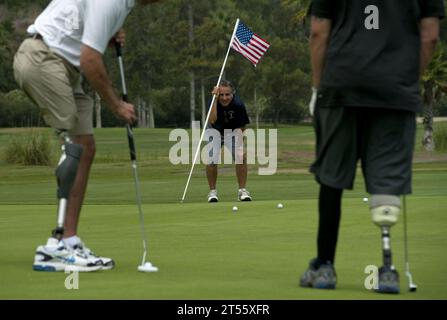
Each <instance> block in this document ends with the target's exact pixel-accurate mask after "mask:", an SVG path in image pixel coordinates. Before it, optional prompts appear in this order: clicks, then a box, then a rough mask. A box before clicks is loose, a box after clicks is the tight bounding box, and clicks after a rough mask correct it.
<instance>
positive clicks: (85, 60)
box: [81, 45, 136, 123]
mask: <svg viewBox="0 0 447 320" xmlns="http://www.w3.org/2000/svg"><path fill="white" fill-rule="evenodd" d="M81 70H82V72H83V74H84V75H85V77H86V79H87V81H88V82H89V83H90V85H91V86H92V87H93V89H94V90H95V91H96V92H98V94H99V95H100V96H101V99H103V100H104V101H105V102H106V104H107V105H108V106H109V108H110V110H111V111H112V112H113V113H114V114H115V115H116V116H117V117H118V118H120V119H122V120H124V121H126V122H128V123H131V122H133V121H135V120H136V117H135V112H134V108H133V106H132V105H131V104H129V103H126V102H124V101H122V100H121V99H119V98H118V96H117V95H116V93H115V91H114V89H113V87H112V81H111V80H110V78H109V76H108V74H107V71H106V68H105V66H104V62H103V57H102V54H101V53H100V52H98V51H96V50H94V49H92V48H90V47H88V46H86V45H83V46H82V48H81Z"/></svg>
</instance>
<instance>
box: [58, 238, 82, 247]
mask: <svg viewBox="0 0 447 320" xmlns="http://www.w3.org/2000/svg"><path fill="white" fill-rule="evenodd" d="M62 241H64V243H65V245H66V246H67V247H70V248H73V247H74V246H75V245H77V244H79V243H81V239H80V238H79V237H78V236H71V237H68V238H64V239H62Z"/></svg>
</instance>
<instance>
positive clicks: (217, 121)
mask: <svg viewBox="0 0 447 320" xmlns="http://www.w3.org/2000/svg"><path fill="white" fill-rule="evenodd" d="M212 93H213V95H215V96H216V99H215V100H214V104H213V105H212V107H211V108H212V109H211V113H210V118H209V123H210V124H211V127H212V128H213V129H215V130H217V131H218V132H219V133H220V141H217V144H218V145H217V148H215V147H213V149H212V150H211V151H210V154H209V156H210V159H209V163H208V164H207V166H206V176H207V178H208V185H209V187H210V192H209V194H208V202H217V201H218V200H219V198H218V195H217V190H216V182H217V164H218V163H219V159H220V152H215V151H216V150H215V149H220V147H221V146H222V145H224V144H225V146H226V147H227V148H228V149H229V150H231V152H232V156H233V160H235V162H236V176H237V180H238V184H239V190H238V200H239V201H251V200H252V198H251V195H250V193H249V192H248V191H247V189H245V185H246V183H247V160H246V155H245V153H244V144H243V137H242V135H243V131H244V130H245V126H246V125H247V124H249V123H250V120H249V118H248V115H247V110H246V109H245V105H244V103H243V102H242V101H241V100H240V99H239V98H238V97H236V96H235V93H236V90H235V89H234V86H233V85H232V84H231V82H229V81H227V80H222V81H221V82H220V85H219V86H218V87H215V88H214V90H213V92H212ZM219 143H220V145H219ZM210 145H212V143H210ZM214 146H216V143H215V144H214Z"/></svg>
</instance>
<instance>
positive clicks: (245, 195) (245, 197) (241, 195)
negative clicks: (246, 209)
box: [238, 188, 251, 201]
mask: <svg viewBox="0 0 447 320" xmlns="http://www.w3.org/2000/svg"><path fill="white" fill-rule="evenodd" d="M238 200H239V201H251V195H250V192H248V190H247V189H245V188H242V189H239V192H238Z"/></svg>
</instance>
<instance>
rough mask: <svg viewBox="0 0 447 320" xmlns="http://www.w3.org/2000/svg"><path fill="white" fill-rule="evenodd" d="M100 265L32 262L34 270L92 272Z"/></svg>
mask: <svg viewBox="0 0 447 320" xmlns="http://www.w3.org/2000/svg"><path fill="white" fill-rule="evenodd" d="M101 268H102V266H93V267H85V266H76V265H66V264H63V263H40V264H34V265H33V270H34V271H43V272H64V271H65V272H74V271H78V272H93V271H98V270H101Z"/></svg>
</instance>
